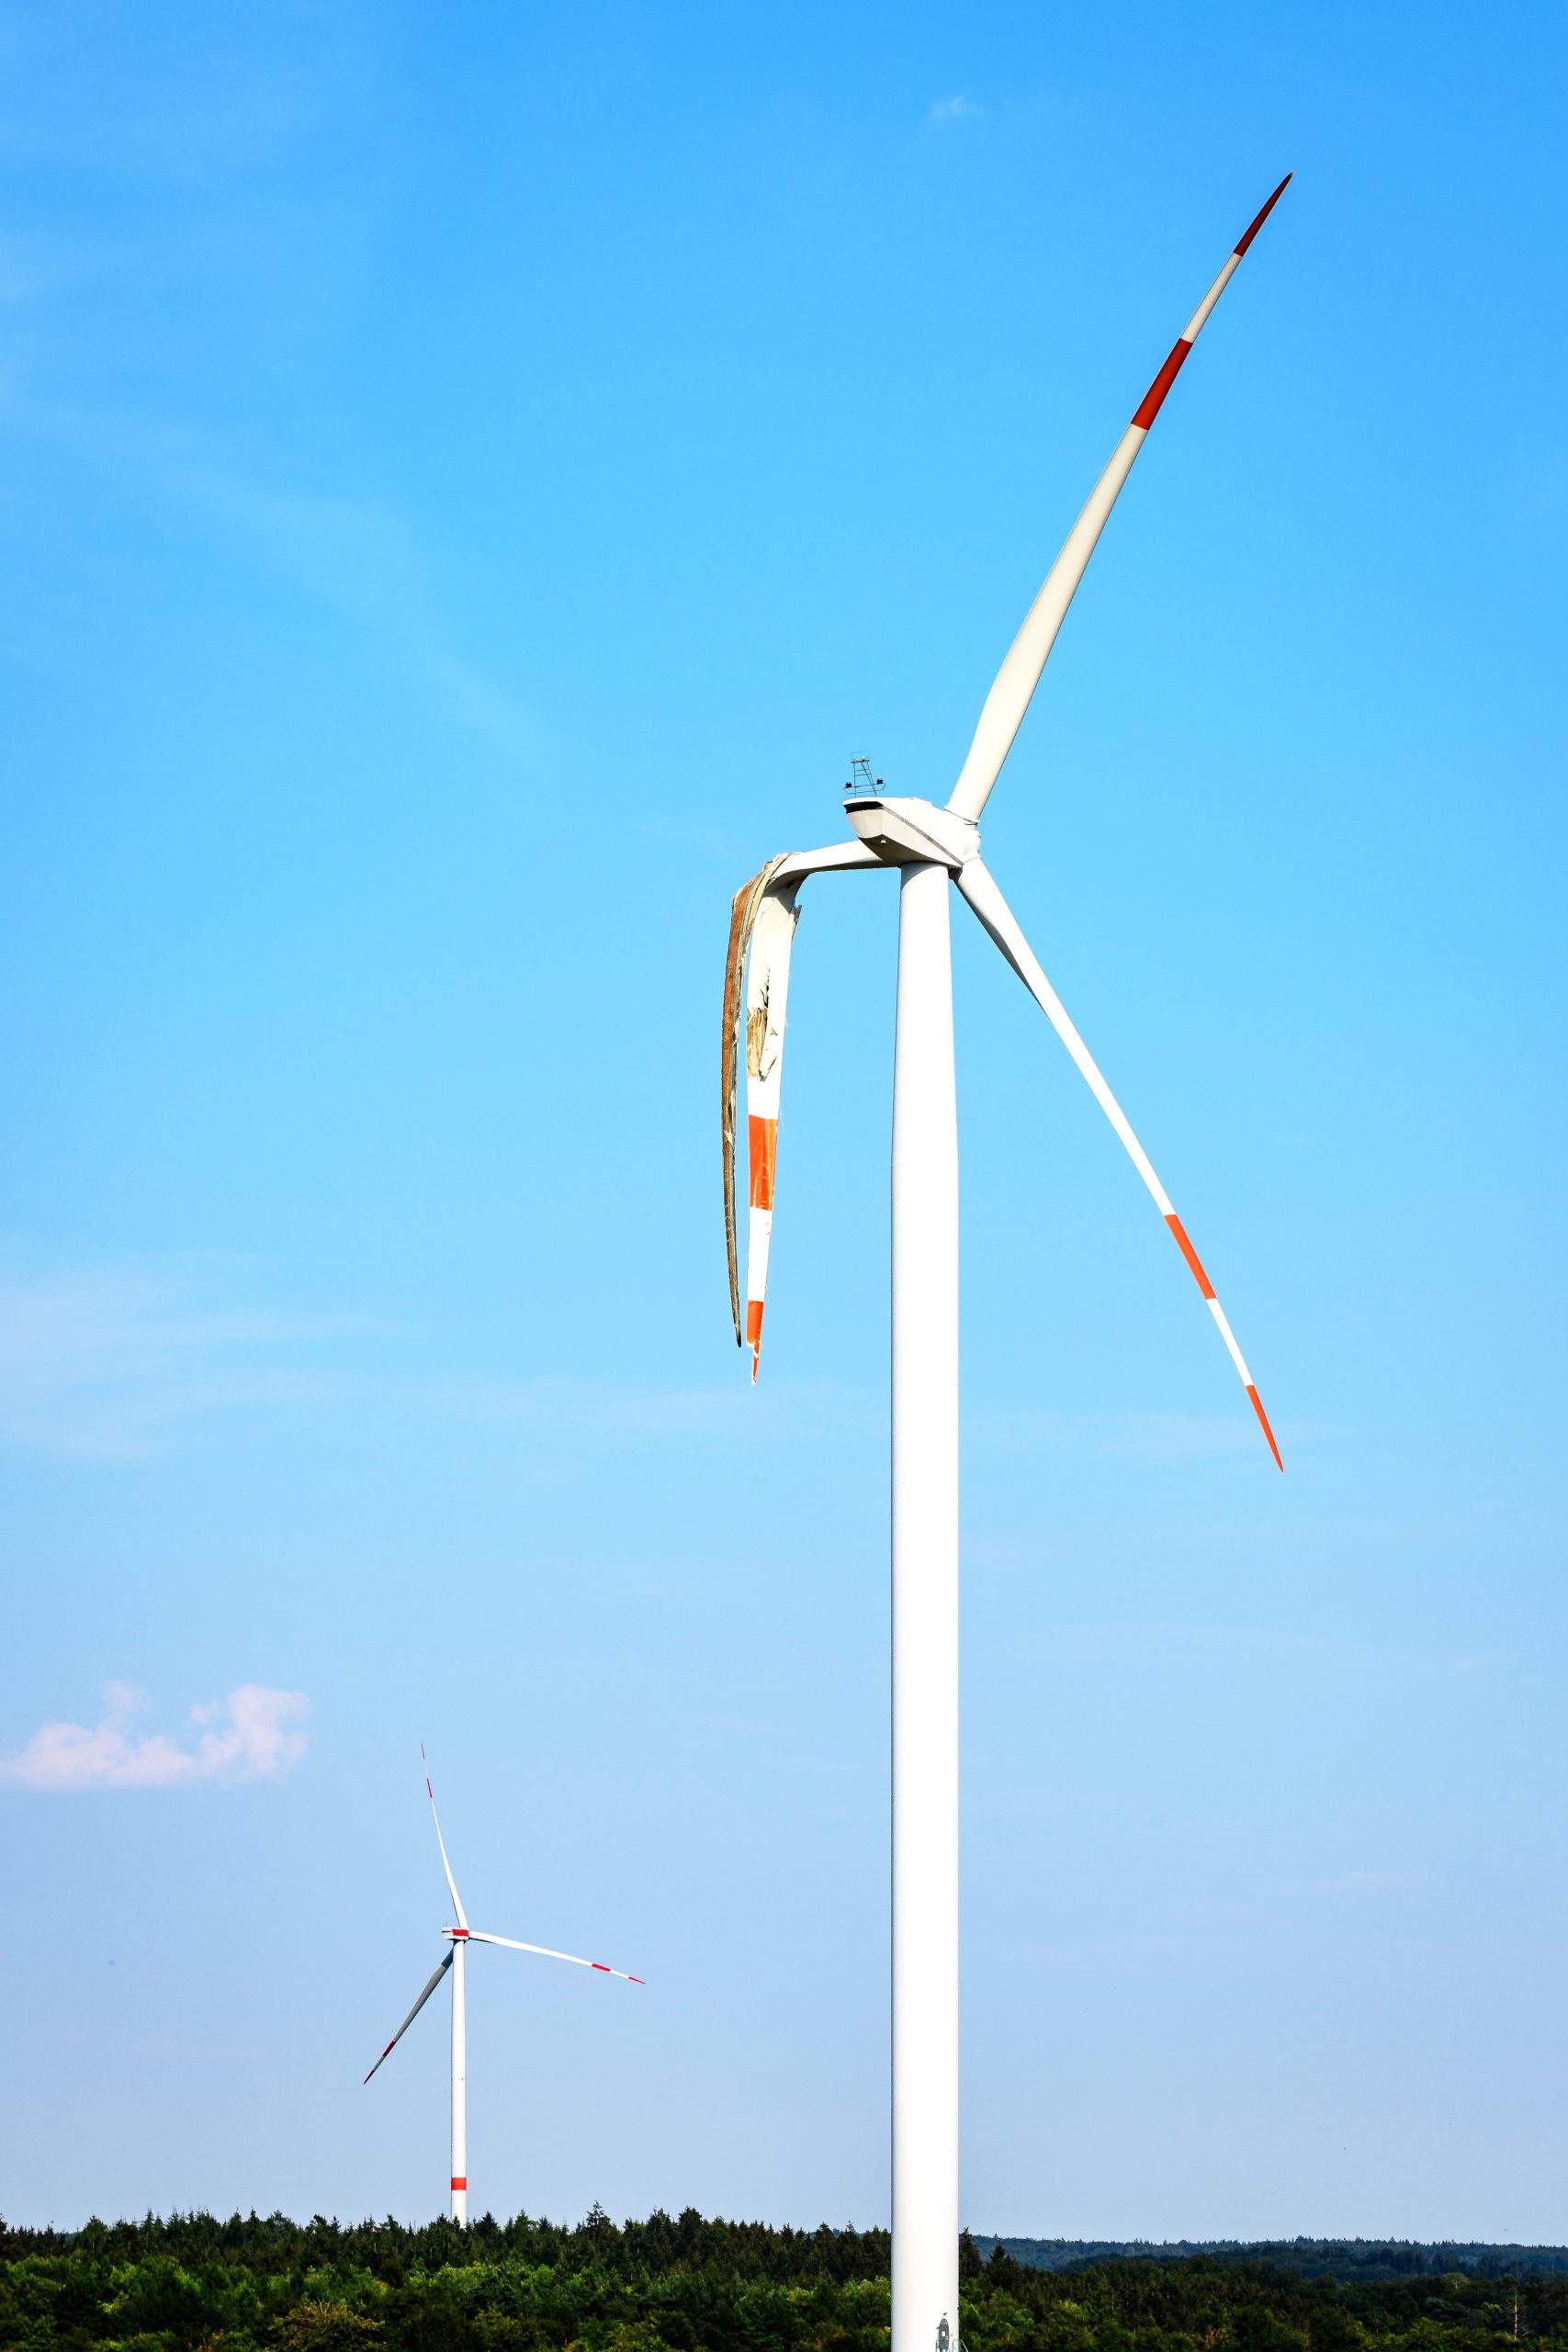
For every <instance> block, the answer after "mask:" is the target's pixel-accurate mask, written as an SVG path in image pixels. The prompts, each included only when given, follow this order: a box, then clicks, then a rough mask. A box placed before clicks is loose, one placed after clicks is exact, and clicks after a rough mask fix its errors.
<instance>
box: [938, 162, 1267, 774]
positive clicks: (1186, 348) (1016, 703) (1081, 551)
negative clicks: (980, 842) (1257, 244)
mask: <svg viewBox="0 0 1568 2352" xmlns="http://www.w3.org/2000/svg"><path fill="white" fill-rule="evenodd" d="M1290 183H1291V174H1290V173H1289V172H1287V173H1286V175H1285V176H1284V178H1283V179H1282V180H1281V181H1280V185H1279V187H1277V188H1276V189H1275V190H1274V193H1273V195H1272V196H1271V197H1270V198H1269V201H1268V203H1267V204H1266V205H1265V206H1264V207H1263V209H1262V211H1261V212H1259V214H1258V218H1257V219H1256V220H1254V221H1253V223H1252V225H1251V226H1250V228H1248V229H1247V232H1246V233H1245V234H1244V235H1243V237H1242V238H1241V240H1240V242H1239V243H1237V245H1236V246H1235V249H1234V251H1233V252H1232V254H1231V256H1230V259H1229V260H1228V261H1227V262H1226V264H1225V266H1224V269H1222V270H1221V272H1220V274H1219V276H1218V277H1216V278H1215V280H1214V282H1213V285H1212V286H1211V287H1210V288H1209V290H1208V292H1207V293H1206V294H1205V295H1204V297H1203V299H1202V300H1201V302H1200V303H1199V305H1198V308H1197V309H1196V310H1195V311H1193V313H1192V316H1191V317H1190V319H1189V321H1188V322H1187V324H1186V325H1185V326H1184V327H1183V328H1182V330H1181V333H1180V334H1179V335H1178V337H1177V339H1176V341H1175V343H1174V344H1173V345H1171V350H1170V356H1169V357H1168V359H1167V361H1166V363H1165V365H1164V367H1163V368H1161V369H1160V371H1159V374H1158V375H1157V376H1156V378H1155V379H1154V382H1153V383H1152V384H1151V385H1150V386H1149V389H1148V390H1147V391H1146V392H1145V394H1144V397H1143V399H1142V400H1141V401H1139V403H1138V406H1137V408H1136V409H1135V410H1134V413H1133V421H1132V423H1131V424H1129V425H1128V427H1127V430H1126V431H1125V433H1123V435H1122V438H1121V440H1120V441H1118V443H1117V444H1116V447H1115V450H1114V452H1113V453H1112V456H1111V463H1110V464H1109V465H1108V466H1107V467H1106V469H1105V471H1104V472H1103V473H1102V474H1101V475H1100V480H1099V481H1097V482H1096V484H1095V486H1094V488H1093V490H1092V491H1091V492H1090V493H1089V503H1088V504H1087V505H1086V506H1085V508H1084V510H1083V513H1082V514H1081V515H1079V516H1078V519H1077V522H1076V523H1075V524H1074V525H1073V527H1072V529H1071V530H1070V531H1069V532H1068V534H1067V537H1066V542H1065V544H1064V546H1063V548H1062V552H1061V554H1060V555H1059V556H1058V557H1057V558H1056V560H1055V563H1054V564H1053V565H1052V566H1051V569H1050V571H1048V572H1047V573H1046V575H1045V581H1044V584H1043V587H1042V588H1041V591H1040V594H1038V595H1037V596H1036V597H1035V599H1034V602H1033V604H1032V605H1031V606H1030V608H1029V610H1028V612H1027V614H1026V615H1025V616H1024V621H1023V627H1022V628H1021V629H1020V630H1019V632H1018V635H1017V636H1016V637H1015V638H1014V639H1013V641H1012V645H1011V647H1010V650H1009V652H1008V657H1007V659H1006V661H1005V662H1003V663H1002V666H1001V668H1000V669H999V670H998V673H997V675H996V679H995V682H994V684H992V687H991V691H990V693H989V694H988V695H987V696H986V702H985V707H984V708H983V709H982V711H981V713H980V722H979V725H978V726H977V727H976V729H975V740H974V741H973V742H972V743H971V744H970V746H969V755H968V757H967V759H966V760H965V761H964V766H963V768H962V770H961V771H960V774H959V777H958V782H957V783H956V784H955V785H954V786H953V797H952V798H951V799H950V800H949V802H948V804H947V805H948V807H949V808H950V809H953V810H955V811H956V812H957V814H958V815H959V816H961V817H969V818H973V819H975V820H976V821H977V820H978V819H979V815H980V811H981V810H982V809H984V807H985V805H986V802H987V799H988V798H989V797H990V792H991V787H992V786H993V785H994V784H995V783H996V780H997V778H998V775H1000V774H1001V769H1002V762H1003V761H1004V760H1005V759H1006V758H1007V755H1008V753H1009V752H1010V750H1011V749H1012V740H1013V737H1014V736H1015V735H1016V734H1017V733H1018V730H1019V729H1020V727H1021V725H1022V723H1023V714H1024V712H1025V711H1026V710H1027V709H1028V708H1029V706H1030V703H1031V701H1032V698H1033V695H1034V689H1035V687H1036V686H1037V685H1038V684H1040V674H1041V672H1042V671H1043V669H1044V667H1045V663H1046V660H1047V657H1048V656H1049V654H1050V651H1051V648H1052V647H1053V645H1055V641H1056V632H1057V630H1058V629H1059V628H1061V626H1062V623H1063V621H1064V620H1065V619H1066V611H1067V606H1068V605H1070V604H1071V603H1072V601H1073V597H1074V594H1075V593H1076V591H1077V584H1078V582H1079V581H1080V580H1081V579H1082V578H1083V576H1084V572H1085V571H1086V570H1087V568H1088V565H1089V558H1090V556H1091V555H1092V554H1093V553H1094V550H1095V545H1096V542H1097V541H1098V539H1099V537H1100V533H1101V531H1102V530H1103V529H1104V528H1105V525H1106V520H1107V517H1108V516H1109V515H1110V513H1111V508H1112V507H1113V506H1114V505H1115V503H1116V500H1117V496H1118V493H1119V492H1120V491H1121V488H1122V483H1123V482H1124V481H1126V479H1127V476H1128V475H1129V474H1130V473H1131V471H1132V469H1133V460H1134V458H1135V457H1136V456H1137V454H1138V452H1139V450H1140V449H1141V448H1142V447H1143V446H1144V443H1145V441H1146V440H1147V438H1148V433H1149V427H1150V425H1151V424H1153V423H1154V421H1155V418H1156V416H1157V415H1158V414H1159V410H1160V403H1161V402H1162V401H1163V400H1164V399H1165V396H1166V394H1167V392H1168V391H1169V390H1170V388H1171V386H1172V384H1173V383H1174V382H1175V381H1176V378H1177V375H1178V372H1179V369H1180V367H1181V364H1182V362H1183V360H1184V359H1185V358H1186V356H1187V355H1188V353H1189V352H1190V350H1191V348H1192V345H1193V344H1194V343H1195V342H1196V341H1197V339H1198V336H1199V334H1200V333H1201V330H1202V327H1203V325H1204V322H1205V321H1206V320H1207V318H1208V316H1209V313H1210V311H1212V310H1213V307H1214V305H1215V303H1216V302H1217V301H1218V300H1219V299H1220V296H1221V295H1222V294H1223V293H1224V290H1225V288H1226V287H1227V286H1228V285H1229V283H1230V281H1231V278H1232V277H1233V275H1234V273H1235V268H1236V266H1237V264H1238V263H1239V262H1240V260H1241V257H1242V255H1243V254H1245V253H1246V251H1247V247H1248V245H1250V244H1251V243H1252V241H1253V239H1254V237H1256V236H1257V234H1258V231H1259V229H1261V228H1262V226H1263V223H1264V222H1265V220H1268V218H1269V214H1270V212H1272V211H1273V209H1274V207H1275V206H1276V205H1277V204H1278V203H1279V201H1280V198H1281V197H1282V196H1283V194H1284V193H1285V190H1286V188H1287V187H1289V186H1290Z"/></svg>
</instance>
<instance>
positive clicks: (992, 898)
mask: <svg viewBox="0 0 1568 2352" xmlns="http://www.w3.org/2000/svg"><path fill="white" fill-rule="evenodd" d="M953 880H954V881H955V882H956V883H957V885H958V888H959V889H960V890H961V891H962V892H963V894H964V898H965V899H967V900H968V902H969V904H970V906H971V907H972V908H973V909H974V910H975V912H976V915H978V917H979V919H980V921H981V922H982V923H983V924H984V925H985V927H986V929H987V931H988V932H989V933H990V934H991V937H992V938H993V939H994V940H995V941H996V944H997V945H998V947H999V948H1000V949H1001V951H1002V954H1003V955H1004V956H1006V957H1007V959H1008V962H1009V963H1010V965H1011V966H1012V968H1013V970H1014V971H1015V972H1016V973H1017V974H1018V977H1019V978H1020V979H1021V981H1022V982H1023V985H1024V987H1025V988H1026V989H1028V990H1029V993H1030V995H1031V996H1032V998H1033V999H1034V1001H1035V1002H1036V1003H1037V1004H1038V1005H1039V1007H1040V1009H1041V1011H1042V1012H1043V1013H1044V1015H1045V1018H1046V1020H1047V1021H1049V1023H1051V1026H1052V1028H1053V1029H1055V1032H1056V1035H1057V1036H1058V1037H1060V1039H1061V1041H1062V1043H1063V1045H1064V1046H1066V1049H1067V1051H1068V1053H1069V1054H1071V1056H1072V1057H1073V1059H1074V1061H1075V1062H1076V1063H1077V1066H1078V1069H1079V1070H1080V1071H1081V1072H1082V1074H1083V1076H1084V1078H1085V1079H1086V1080H1088V1081H1089V1091H1090V1092H1091V1093H1092V1094H1093V1096H1094V1099H1095V1101H1096V1102H1097V1103H1099V1105H1100V1109H1101V1110H1102V1111H1103V1112H1104V1114H1105V1115H1106V1117H1107V1118H1108V1119H1109V1120H1110V1122H1111V1125H1112V1126H1113V1127H1114V1128H1115V1130H1116V1132H1117V1134H1118V1135H1119V1136H1121V1138H1122V1144H1123V1145H1124V1147H1125V1148H1126V1151H1127V1155H1128V1157H1129V1159H1131V1160H1132V1162H1133V1165H1134V1168H1135V1169H1136V1170H1137V1171H1138V1173H1139V1175H1140V1176H1141V1177H1142V1178H1143V1180H1144V1182H1145V1185H1146V1186H1147V1187H1148V1189H1149V1191H1150V1193H1152V1194H1153V1195H1154V1202H1155V1206H1156V1208H1157V1209H1158V1211H1159V1213H1160V1215H1161V1216H1162V1217H1164V1219H1165V1221H1166V1224H1167V1225H1168V1227H1169V1228H1170V1232H1171V1238H1172V1239H1173V1240H1174V1241H1175V1243H1176V1245H1177V1248H1178V1249H1179V1250H1180V1252H1181V1254H1182V1256H1183V1257H1184V1258H1185V1259H1186V1261H1187V1263H1188V1266H1189V1268H1190V1271H1191V1273H1192V1277H1193V1280H1194V1281H1195V1282H1196V1283H1197V1285H1198V1287H1199V1289H1200V1290H1201V1292H1202V1294H1203V1298H1204V1301H1205V1303H1206V1304H1207V1306H1208V1309H1209V1312H1210V1314H1211V1315H1212V1316H1213V1318H1214V1321H1215V1323H1216V1325H1217V1326H1218V1329H1219V1333H1220V1337H1221V1339H1222V1340H1224V1343H1225V1346H1226V1348H1227V1349H1228V1350H1229V1351H1230V1359H1231V1362H1232V1363H1234V1364H1235V1368H1236V1370H1237V1372H1238V1373H1239V1374H1241V1384H1242V1386H1243V1387H1244V1388H1245V1389H1246V1391H1247V1395H1248V1397H1250V1398H1251V1399H1252V1409H1253V1411H1254V1412H1255V1413H1256V1414H1257V1416H1258V1420H1259V1422H1260V1423H1261V1425H1262V1430H1263V1434H1264V1436H1265V1437H1266V1438H1267V1439H1268V1441H1269V1453H1271V1454H1272V1455H1273V1457H1274V1460H1275V1462H1276V1464H1278V1466H1279V1467H1280V1469H1281V1470H1282V1469H1283V1468H1284V1466H1285V1465H1284V1464H1283V1462H1282V1461H1280V1449H1279V1447H1278V1446H1277V1445H1276V1444H1275V1442H1274V1432H1273V1430H1271V1429H1270V1428H1269V1416H1268V1414H1267V1413H1266V1412H1265V1411H1264V1409H1263V1400H1262V1398H1261V1397H1259V1396H1258V1389H1257V1385H1256V1384H1255V1382H1254V1380H1253V1377H1252V1374H1251V1373H1249V1372H1248V1370H1247V1364H1246V1362H1245V1360H1244V1358H1243V1356H1242V1352H1241V1350H1240V1349H1239V1348H1238V1347H1237V1345H1236V1343H1235V1332H1234V1331H1233V1330H1232V1329H1231V1327H1230V1325H1229V1323H1228V1322H1227V1321H1226V1319H1225V1311H1224V1307H1223V1306H1221V1305H1220V1302H1219V1300H1218V1299H1217V1298H1216V1297H1215V1296H1214V1286H1213V1283H1211V1281H1210V1280H1209V1277H1208V1275H1207V1274H1206V1273H1205V1272H1203V1268H1202V1264H1201V1261H1200V1259H1199V1256H1198V1252H1197V1251H1196V1250H1194V1249H1193V1247H1192V1244H1191V1243H1190V1241H1189V1239H1188V1238H1187V1232H1186V1228H1185V1227H1184V1226H1183V1225H1182V1222H1181V1219H1180V1218H1179V1216H1177V1214H1176V1211H1175V1209H1174V1208H1172V1206H1171V1204H1170V1196H1169V1194H1168V1193H1167V1191H1166V1189H1165V1186H1164V1185H1163V1184H1162V1183H1161V1182H1160V1181H1159V1178H1158V1177H1157V1176H1156V1174H1155V1171H1154V1168H1153V1166H1152V1164H1151V1162H1150V1160H1149V1156H1148V1154H1147V1152H1145V1149H1144V1147H1143V1145H1142V1144H1141V1143H1140V1142H1139V1141H1138V1138H1137V1136H1135V1135H1134V1133H1133V1130H1132V1128H1131V1126H1130V1125H1128V1122H1127V1116H1126V1114H1125V1113H1124V1112H1123V1110H1122V1105H1121V1104H1120V1103H1118V1102H1117V1100H1116V1097H1115V1096H1114V1094H1112V1092H1111V1089H1110V1088H1109V1086H1107V1084H1106V1083H1105V1080H1104V1079H1103V1078H1102V1077H1101V1076H1100V1070H1099V1068H1098V1066H1097V1064H1096V1062H1095V1059H1094V1057H1093V1055H1092V1054H1091V1053H1090V1052H1089V1047H1088V1046H1086V1045H1085V1044H1084V1041H1083V1039H1082V1038H1081V1037H1080V1036H1079V1035H1078V1033H1077V1030H1076V1029H1075V1028H1074V1026H1073V1024H1072V1023H1071V1021H1070V1020H1069V1019H1068V1018H1067V1013H1066V1007H1065V1006H1064V1004H1063V1003H1062V1000H1061V998H1060V997H1059V996H1058V995H1057V994H1056V991H1055V989H1054V988H1053V987H1052V986H1051V983H1050V981H1049V980H1048V979H1047V978H1045V975H1044V973H1043V971H1042V970H1041V968H1040V965H1039V963H1038V961H1037V959H1036V957H1035V956H1034V953H1033V951H1032V948H1031V946H1030V944H1029V942H1028V940H1027V939H1025V937H1024V935H1023V933H1022V932H1021V929H1020V928H1019V924H1018V922H1017V919H1016V918H1015V916H1014V915H1013V912H1012V910H1011V909H1010V907H1009V905H1008V903H1007V900H1006V899H1004V898H1003V897H1002V894H1001V892H1000V891H999V890H998V888H997V885H996V882H995V880H994V879H993V877H992V876H991V875H990V873H989V872H988V870H987V868H986V867H985V866H984V865H982V864H981V863H980V860H979V859H978V858H977V857H976V858H975V859H972V860H971V862H970V864H969V865H965V866H964V867H963V868H962V869H961V871H960V872H959V873H957V874H955V875H954V876H953Z"/></svg>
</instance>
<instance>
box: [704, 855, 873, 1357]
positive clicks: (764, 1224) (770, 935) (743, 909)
mask: <svg viewBox="0 0 1568 2352" xmlns="http://www.w3.org/2000/svg"><path fill="white" fill-rule="evenodd" d="M869 865H880V860H879V859H878V858H877V857H876V856H875V855H874V853H873V852H872V851H871V850H869V849H867V848H866V847H865V845H864V844H863V842H835V843H834V844H833V846H832V847H831V848H829V849H818V850H804V851H795V852H794V853H793V854H791V855H789V856H787V857H773V858H770V859H769V861H768V863H767V865H764V866H763V868H762V870H761V873H760V874H754V875H753V876H751V879H750V882H748V883H746V884H745V885H744V886H743V887H742V888H740V889H739V890H738V891H737V892H736V894H735V897H734V899H733V900H732V902H731V905H730V910H729V948H728V955H727V956H726V958H725V966H724V1016H723V1029H724V1037H723V1067H722V1072H721V1086H720V1107H721V1114H722V1125H723V1144H724V1239H725V1248H726V1250H727V1251H728V1259H729V1306H730V1312H731V1314H732V1315H733V1316H734V1318H735V1344H736V1346H737V1347H738V1348H744V1347H749V1348H750V1351H751V1377H752V1379H753V1380H755V1379H756V1377H757V1362H758V1358H759V1356H760V1354H761V1346H762V1306H763V1302H764V1299H765V1297H766V1295H767V1286H768V1245H769V1242H770V1241H771V1239H772V1238H773V1171H774V1169H775V1166H776V1164H777V1157H778V1134H779V1081H780V1079H781V1077H782V1074H783V1069H784V1000H785V998H786V996H787V994H788V992H789V957H790V949H791V947H792V945H793V944H794V941H795V923H796V922H797V921H798V920H799V910H798V908H797V907H796V904H795V899H796V897H797V895H798V893H799V890H800V886H801V884H802V883H803V882H804V881H805V879H806V877H807V875H808V874H823V873H828V872H829V871H831V870H833V869H835V868H842V867H847V866H869ZM742 1045H744V1047H745V1055H746V1152H747V1163H748V1172H749V1176H750V1184H749V1187H748V1212H749V1214H748V1222H747V1237H746V1316H745V1320H744V1322H742V1320H741V1315H740V1275H739V1265H738V1262H737V1247H736V1240H737V1237H736V1215H735V1163H736V1158H737V1145H738V1137H737V1135H736V1121H735V1091H736V1069H737V1066H738V1063H739V1057H740V1051H741V1047H742Z"/></svg>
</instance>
